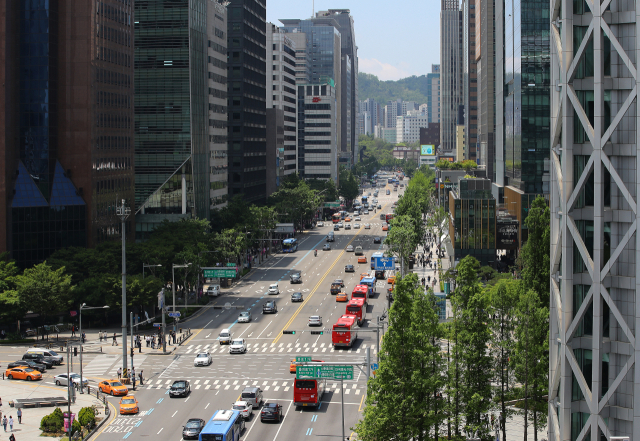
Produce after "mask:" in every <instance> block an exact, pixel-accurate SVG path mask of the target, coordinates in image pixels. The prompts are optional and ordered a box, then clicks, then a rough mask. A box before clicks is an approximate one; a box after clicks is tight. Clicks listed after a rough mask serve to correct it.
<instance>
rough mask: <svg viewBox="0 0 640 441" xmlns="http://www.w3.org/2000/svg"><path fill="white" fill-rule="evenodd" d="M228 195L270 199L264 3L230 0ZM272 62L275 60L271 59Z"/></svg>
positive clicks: (247, 198)
mask: <svg viewBox="0 0 640 441" xmlns="http://www.w3.org/2000/svg"><path fill="white" fill-rule="evenodd" d="M227 3H228V4H229V5H228V6H227V9H228V11H229V12H228V21H227V33H228V38H227V41H228V48H227V50H228V63H229V69H228V76H229V79H228V85H229V87H228V93H229V128H228V136H229V147H228V152H229V197H233V196H235V195H242V196H243V198H244V199H245V200H246V201H248V202H254V203H264V202H265V201H266V196H267V193H266V181H267V158H266V155H267V127H266V124H267V112H266V105H267V90H266V83H267V81H266V75H267V67H266V62H267V60H266V56H267V49H266V44H267V38H266V22H265V19H266V3H265V2H263V1H261V0H229V1H227ZM269 62H271V60H269Z"/></svg>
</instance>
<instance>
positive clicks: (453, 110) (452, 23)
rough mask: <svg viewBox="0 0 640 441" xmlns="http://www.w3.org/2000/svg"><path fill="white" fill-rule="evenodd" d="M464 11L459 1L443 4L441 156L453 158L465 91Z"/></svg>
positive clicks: (443, 2) (441, 30)
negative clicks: (460, 107) (463, 75)
mask: <svg viewBox="0 0 640 441" xmlns="http://www.w3.org/2000/svg"><path fill="white" fill-rule="evenodd" d="M462 26H463V23H462V11H461V10H460V5H459V1H458V0H441V11H440V86H441V88H440V91H441V95H440V96H441V113H440V130H441V136H440V142H441V149H440V153H441V154H445V155H452V154H454V151H455V149H456V121H457V116H458V106H459V105H462V104H463V99H462V98H463V96H462V95H463V94H462V92H463V90H462V69H463V66H462V58H463V47H462V34H463V33H462Z"/></svg>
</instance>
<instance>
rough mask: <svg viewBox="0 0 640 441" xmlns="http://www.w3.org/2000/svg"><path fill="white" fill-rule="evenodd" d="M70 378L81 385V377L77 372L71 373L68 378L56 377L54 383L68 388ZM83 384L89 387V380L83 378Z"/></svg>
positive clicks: (65, 375) (64, 376) (61, 375)
mask: <svg viewBox="0 0 640 441" xmlns="http://www.w3.org/2000/svg"><path fill="white" fill-rule="evenodd" d="M69 378H71V380H72V381H73V383H74V384H80V375H78V374H76V373H75V372H71V373H70V374H69V376H68V377H67V374H60V375H56V376H55V377H53V381H54V383H56V385H58V386H68V385H69ZM82 384H83V385H84V386H87V385H88V384H89V380H87V379H86V378H84V377H83V378H82Z"/></svg>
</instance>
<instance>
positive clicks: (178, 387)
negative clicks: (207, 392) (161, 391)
mask: <svg viewBox="0 0 640 441" xmlns="http://www.w3.org/2000/svg"><path fill="white" fill-rule="evenodd" d="M190 393H191V385H190V384H189V380H176V381H174V382H173V384H172V385H171V388H170V389H169V397H171V398H173V397H186V396H187V395H189V394H190Z"/></svg>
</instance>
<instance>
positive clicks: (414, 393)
mask: <svg viewBox="0 0 640 441" xmlns="http://www.w3.org/2000/svg"><path fill="white" fill-rule="evenodd" d="M434 305H435V298H434V296H433V295H432V294H429V295H425V294H424V290H423V289H422V287H421V286H420V285H419V283H418V277H417V275H416V274H410V275H408V276H407V277H405V278H403V279H400V280H399V281H398V283H397V286H396V289H395V291H394V303H393V305H392V307H391V310H390V311H389V330H388V332H387V333H386V334H385V338H384V339H383V342H382V350H381V352H380V367H379V369H378V371H377V375H376V376H375V377H373V378H371V379H369V382H368V384H367V398H366V402H367V406H366V407H365V410H364V415H363V418H362V419H361V420H360V421H359V422H358V424H357V425H356V427H355V428H354V430H355V431H357V432H358V438H359V439H362V440H365V441H369V440H371V441H373V440H388V439H394V440H399V441H404V440H406V441H408V440H426V439H433V438H432V437H431V436H432V435H433V434H435V433H437V431H438V429H439V427H440V424H441V421H442V418H443V413H442V409H441V404H440V402H441V399H440V398H438V396H439V394H440V393H441V390H442V369H443V365H442V357H441V353H440V348H439V345H438V339H439V338H440V337H441V336H442V329H441V328H440V325H439V324H438V316H437V314H436V311H435V309H434Z"/></svg>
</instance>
